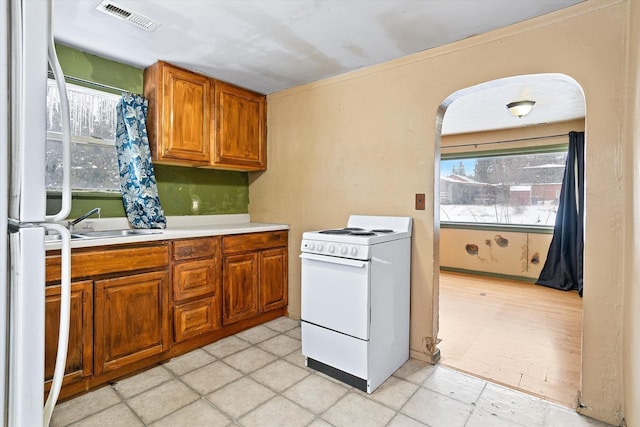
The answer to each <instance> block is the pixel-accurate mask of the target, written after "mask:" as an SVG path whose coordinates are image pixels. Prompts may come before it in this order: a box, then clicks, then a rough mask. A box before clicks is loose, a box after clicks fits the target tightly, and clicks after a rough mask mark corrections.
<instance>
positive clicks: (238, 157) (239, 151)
mask: <svg viewBox="0 0 640 427" xmlns="http://www.w3.org/2000/svg"><path fill="white" fill-rule="evenodd" d="M214 92H215V123H216V134H215V142H214V154H213V166H214V167H219V168H225V169H235V170H265V169H266V168H267V152H266V151H267V150H266V124H265V123H266V115H265V113H266V97H265V96H264V95H260V94H257V93H255V92H251V91H248V90H245V89H241V88H238V87H236V86H233V85H229V84H227V83H224V82H221V81H218V80H216V81H215V88H214Z"/></svg>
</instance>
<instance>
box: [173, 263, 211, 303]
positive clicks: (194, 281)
mask: <svg viewBox="0 0 640 427" xmlns="http://www.w3.org/2000/svg"><path fill="white" fill-rule="evenodd" d="M215 266H216V261H215V260H213V259H203V260H198V261H188V262H182V263H179V264H174V266H173V300H174V301H180V300H184V299H187V298H193V297H197V296H202V295H207V294H212V293H214V292H215V290H216V281H217V276H216V269H215Z"/></svg>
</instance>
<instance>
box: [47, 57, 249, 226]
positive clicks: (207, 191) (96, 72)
mask: <svg viewBox="0 0 640 427" xmlns="http://www.w3.org/2000/svg"><path fill="white" fill-rule="evenodd" d="M56 50H57V52H58V58H59V60H60V65H61V67H62V70H63V72H64V74H65V76H68V77H69V80H70V81H71V82H73V83H74V84H82V85H85V86H88V87H91V86H92V85H91V82H93V83H98V84H100V85H107V86H112V87H115V88H121V89H124V90H127V91H130V92H135V93H142V91H143V86H142V70H141V69H139V68H136V67H132V66H130V65H125V64H121V63H118V62H115V61H111V60H108V59H105V58H101V57H99V56H95V55H91V54H89V53H86V52H82V51H79V50H76V49H73V48H70V47H68V46H64V45H60V44H56ZM83 82H84V83H83ZM100 89H103V90H104V88H100ZM113 92H117V91H113ZM154 168H155V172H156V180H157V181H158V191H159V193H160V202H161V203H162V207H163V209H164V212H165V215H216V214H236V213H248V212H249V176H248V173H247V172H232V171H221V170H215V169H198V168H190V167H180V166H167V165H155V166H154ZM59 205H60V196H59V195H58V194H50V195H48V197H47V211H48V213H51V212H53V211H54V209H55V208H56V207H57V206H59ZM94 207H100V208H101V209H102V216H103V217H119V216H125V214H124V208H123V206H122V199H121V198H120V197H119V195H113V194H104V193H74V195H73V204H72V209H71V215H69V217H70V218H76V217H78V216H80V215H82V214H83V213H84V212H87V211H88V210H90V209H92V208H94Z"/></svg>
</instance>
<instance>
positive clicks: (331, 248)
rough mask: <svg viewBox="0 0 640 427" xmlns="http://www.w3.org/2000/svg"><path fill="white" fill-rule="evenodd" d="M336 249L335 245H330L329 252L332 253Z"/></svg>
mask: <svg viewBox="0 0 640 427" xmlns="http://www.w3.org/2000/svg"><path fill="white" fill-rule="evenodd" d="M335 251H336V247H335V246H333V245H329V253H330V254H332V253H334V252H335Z"/></svg>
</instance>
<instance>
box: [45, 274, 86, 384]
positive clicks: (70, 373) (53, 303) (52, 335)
mask: <svg viewBox="0 0 640 427" xmlns="http://www.w3.org/2000/svg"><path fill="white" fill-rule="evenodd" d="M92 289H93V282H91V281H83V282H74V283H72V284H71V304H70V316H69V317H70V321H69V345H68V347H67V362H66V366H65V376H64V380H63V384H64V385H67V384H71V383H74V382H76V381H80V380H82V379H83V378H84V377H88V376H90V375H91V372H92V369H93V366H92V354H93V322H92V319H93V308H92V307H93V292H92ZM45 295H46V296H45V346H44V360H45V366H44V379H45V390H49V388H50V387H51V379H52V378H53V371H54V369H55V364H56V355H57V351H58V332H59V329H60V285H53V286H47V287H46V290H45Z"/></svg>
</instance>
